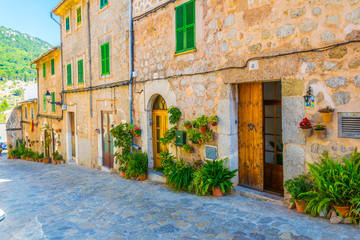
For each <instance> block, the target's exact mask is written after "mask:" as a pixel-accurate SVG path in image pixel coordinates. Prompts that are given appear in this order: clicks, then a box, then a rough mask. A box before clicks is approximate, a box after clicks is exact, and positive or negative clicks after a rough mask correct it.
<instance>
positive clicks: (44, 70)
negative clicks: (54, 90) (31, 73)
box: [43, 63, 46, 78]
mask: <svg viewBox="0 0 360 240" xmlns="http://www.w3.org/2000/svg"><path fill="white" fill-rule="evenodd" d="M45 77H46V64H45V63H43V78H45Z"/></svg>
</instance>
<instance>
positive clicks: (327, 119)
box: [318, 106, 335, 123]
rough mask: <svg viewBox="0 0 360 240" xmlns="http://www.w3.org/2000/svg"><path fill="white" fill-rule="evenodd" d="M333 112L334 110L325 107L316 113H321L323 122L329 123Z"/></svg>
mask: <svg viewBox="0 0 360 240" xmlns="http://www.w3.org/2000/svg"><path fill="white" fill-rule="evenodd" d="M334 110H335V109H334V108H331V107H329V106H327V107H326V108H321V109H319V110H318V112H319V113H321V116H322V118H323V120H324V122H326V123H329V122H331V119H332V115H333V113H334Z"/></svg>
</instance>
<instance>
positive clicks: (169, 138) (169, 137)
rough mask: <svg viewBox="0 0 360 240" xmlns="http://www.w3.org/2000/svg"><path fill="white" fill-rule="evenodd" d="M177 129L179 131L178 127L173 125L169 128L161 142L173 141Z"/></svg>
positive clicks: (164, 143)
mask: <svg viewBox="0 0 360 240" xmlns="http://www.w3.org/2000/svg"><path fill="white" fill-rule="evenodd" d="M176 131H177V127H176V126H175V127H172V128H170V129H169V130H167V132H165V133H164V136H163V137H162V138H160V140H159V141H160V143H161V144H163V145H166V144H169V143H172V142H173V141H174V139H175V137H176Z"/></svg>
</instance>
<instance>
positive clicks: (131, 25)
mask: <svg viewBox="0 0 360 240" xmlns="http://www.w3.org/2000/svg"><path fill="white" fill-rule="evenodd" d="M132 76H133V19H132V0H129V80H130V81H129V105H130V106H129V111H130V112H129V114H130V124H133V117H132V102H133V100H132V88H133V77H132Z"/></svg>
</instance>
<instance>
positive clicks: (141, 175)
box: [126, 152, 148, 181]
mask: <svg viewBox="0 0 360 240" xmlns="http://www.w3.org/2000/svg"><path fill="white" fill-rule="evenodd" d="M147 171H148V155H147V153H143V152H135V153H134V154H133V155H131V156H130V160H129V163H128V168H127V171H126V178H131V179H136V178H138V179H139V180H140V181H145V180H146V174H147Z"/></svg>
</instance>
